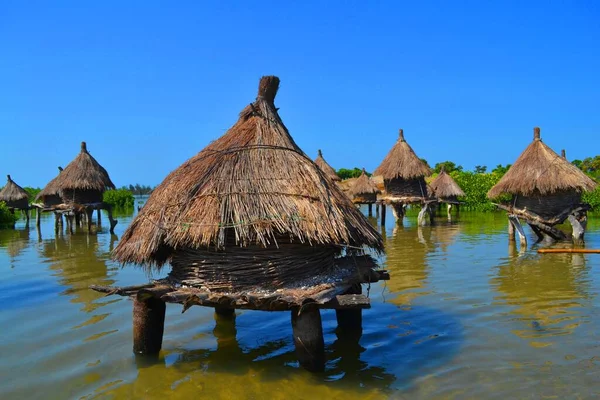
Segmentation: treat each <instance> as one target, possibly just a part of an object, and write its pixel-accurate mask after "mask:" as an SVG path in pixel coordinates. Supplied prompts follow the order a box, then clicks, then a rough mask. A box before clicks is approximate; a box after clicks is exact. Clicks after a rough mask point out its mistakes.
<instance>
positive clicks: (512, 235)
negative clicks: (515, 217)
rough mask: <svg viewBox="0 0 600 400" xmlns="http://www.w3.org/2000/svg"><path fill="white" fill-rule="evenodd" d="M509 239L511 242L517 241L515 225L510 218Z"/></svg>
mask: <svg viewBox="0 0 600 400" xmlns="http://www.w3.org/2000/svg"><path fill="white" fill-rule="evenodd" d="M508 241H509V242H514V241H515V227H514V225H513V224H512V222H510V218H509V220H508Z"/></svg>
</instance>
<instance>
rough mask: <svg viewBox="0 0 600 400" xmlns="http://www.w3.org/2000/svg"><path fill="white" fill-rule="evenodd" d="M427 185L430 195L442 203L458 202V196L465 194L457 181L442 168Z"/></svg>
mask: <svg viewBox="0 0 600 400" xmlns="http://www.w3.org/2000/svg"><path fill="white" fill-rule="evenodd" d="M429 187H430V188H431V191H432V195H433V196H434V197H436V198H437V199H438V201H439V202H442V203H449V204H458V197H461V196H464V195H465V192H463V190H462V189H461V188H460V186H458V183H456V181H455V180H454V179H452V177H451V176H450V175H449V174H447V173H446V171H445V170H444V169H443V168H442V170H441V171H440V173H439V175H438V176H436V177H435V179H433V180H432V181H431V183H430V184H429Z"/></svg>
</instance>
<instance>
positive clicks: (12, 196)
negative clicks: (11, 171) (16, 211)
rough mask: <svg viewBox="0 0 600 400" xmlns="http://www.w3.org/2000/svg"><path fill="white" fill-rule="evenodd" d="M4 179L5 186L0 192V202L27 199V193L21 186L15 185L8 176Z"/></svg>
mask: <svg viewBox="0 0 600 400" xmlns="http://www.w3.org/2000/svg"><path fill="white" fill-rule="evenodd" d="M6 178H7V179H6V186H4V187H3V188H2V190H0V201H4V202H6V203H9V202H15V201H19V200H23V199H28V198H29V195H28V194H27V192H26V191H25V190H24V189H23V188H22V187H21V186H19V185H17V184H16V183H15V181H13V180H12V179H11V178H10V175H6Z"/></svg>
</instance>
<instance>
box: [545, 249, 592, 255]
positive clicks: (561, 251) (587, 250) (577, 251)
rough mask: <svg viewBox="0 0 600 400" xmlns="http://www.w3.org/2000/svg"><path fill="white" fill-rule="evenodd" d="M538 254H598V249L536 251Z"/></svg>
mask: <svg viewBox="0 0 600 400" xmlns="http://www.w3.org/2000/svg"><path fill="white" fill-rule="evenodd" d="M537 252H538V253H585V254H600V249H538V251H537Z"/></svg>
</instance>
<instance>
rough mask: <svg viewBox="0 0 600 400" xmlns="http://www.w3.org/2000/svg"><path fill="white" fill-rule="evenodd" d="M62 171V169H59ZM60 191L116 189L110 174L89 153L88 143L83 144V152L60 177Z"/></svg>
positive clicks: (58, 184)
mask: <svg viewBox="0 0 600 400" xmlns="http://www.w3.org/2000/svg"><path fill="white" fill-rule="evenodd" d="M59 170H60V168H59ZM57 178H58V180H57V182H56V184H57V187H58V190H59V191H62V190H98V191H100V192H104V191H105V190H107V189H114V188H115V185H114V183H113V182H112V181H111V180H110V177H109V176H108V172H107V171H106V170H105V169H104V167H102V165H100V163H98V161H96V159H95V158H94V157H92V155H91V154H90V153H89V151H88V149H87V144H86V142H81V152H80V153H79V154H78V155H77V157H75V159H74V160H73V161H71V162H70V163H69V164H68V165H67V166H66V167H65V169H64V170H62V171H61V172H60V173H59V175H58V177H57Z"/></svg>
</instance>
